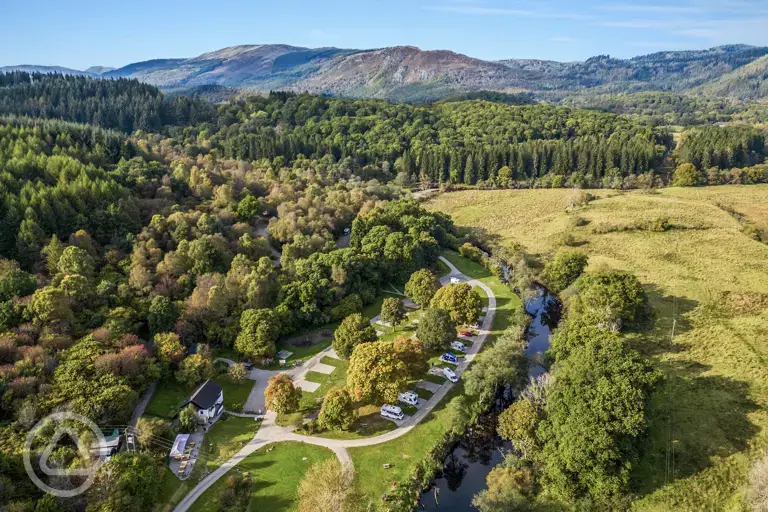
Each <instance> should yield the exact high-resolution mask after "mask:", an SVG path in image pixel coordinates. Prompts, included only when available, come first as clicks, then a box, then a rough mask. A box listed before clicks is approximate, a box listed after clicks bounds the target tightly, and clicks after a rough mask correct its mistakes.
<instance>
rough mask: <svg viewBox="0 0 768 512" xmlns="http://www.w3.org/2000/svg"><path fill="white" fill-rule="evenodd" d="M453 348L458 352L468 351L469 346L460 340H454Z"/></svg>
mask: <svg viewBox="0 0 768 512" xmlns="http://www.w3.org/2000/svg"><path fill="white" fill-rule="evenodd" d="M451 348H452V349H453V350H455V351H457V352H466V351H467V346H466V345H465V344H463V343H462V342H460V341H458V340H457V341H452V342H451Z"/></svg>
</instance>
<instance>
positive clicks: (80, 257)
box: [58, 245, 94, 277]
mask: <svg viewBox="0 0 768 512" xmlns="http://www.w3.org/2000/svg"><path fill="white" fill-rule="evenodd" d="M58 268H59V272H61V273H62V274H80V275H81V276H85V277H91V276H92V275H93V272H94V262H93V258H92V257H91V255H90V254H88V251H86V250H85V249H81V248H80V247H77V246H74V245H70V246H69V247H67V248H66V249H64V251H62V253H61V257H59V261H58Z"/></svg>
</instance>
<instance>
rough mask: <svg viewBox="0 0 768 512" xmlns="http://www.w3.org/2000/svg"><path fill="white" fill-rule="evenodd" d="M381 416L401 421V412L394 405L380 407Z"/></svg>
mask: <svg viewBox="0 0 768 512" xmlns="http://www.w3.org/2000/svg"><path fill="white" fill-rule="evenodd" d="M381 415H382V416H384V417H385V418H388V419H390V420H402V419H403V410H402V409H401V408H399V407H398V406H396V405H389V404H384V405H382V406H381Z"/></svg>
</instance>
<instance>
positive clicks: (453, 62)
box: [0, 44, 768, 101]
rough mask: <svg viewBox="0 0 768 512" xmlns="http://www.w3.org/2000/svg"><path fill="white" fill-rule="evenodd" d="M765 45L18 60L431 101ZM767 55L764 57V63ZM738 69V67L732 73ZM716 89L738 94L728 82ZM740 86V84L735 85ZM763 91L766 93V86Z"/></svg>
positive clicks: (688, 81)
mask: <svg viewBox="0 0 768 512" xmlns="http://www.w3.org/2000/svg"><path fill="white" fill-rule="evenodd" d="M766 54H768V48H766V47H753V46H747V45H728V46H719V47H716V48H711V49H709V50H697V51H676V52H658V53H654V54H650V55H643V56H638V57H634V58H631V59H616V58H611V57H610V56H608V55H600V56H597V57H593V58H590V59H588V60H586V61H584V62H555V61H546V60H532V59H507V60H502V61H498V62H491V61H486V60H482V59H476V58H472V57H468V56H466V55H462V54H459V53H455V52H452V51H448V50H434V51H432V50H421V49H419V48H416V47H413V46H393V47H387V48H379V49H368V50H358V49H341V48H304V47H297V46H290V45H285V44H264V45H240V46H232V47H228V48H223V49H221V50H217V51H212V52H209V53H204V54H202V55H198V56H196V57H192V58H187V59H179V58H166V59H154V60H149V61H144V62H136V63H132V64H129V65H127V66H124V67H121V68H119V69H113V70H109V69H108V68H103V67H101V66H94V67H92V68H89V69H88V70H86V71H78V70H72V69H68V68H56V67H45V66H12V67H8V68H0V71H2V70H4V69H5V70H12V69H18V68H26V69H28V70H30V71H46V70H47V71H49V72H59V73H69V74H88V75H91V76H101V77H106V78H135V79H138V80H140V81H142V82H146V83H149V84H151V85H156V86H158V87H160V88H163V89H172V90H179V89H187V88H194V87H200V86H206V85H219V86H226V87H231V88H235V89H250V90H256V91H269V90H278V89H281V90H294V91H307V92H311V93H315V94H328V95H334V96H351V97H364V98H383V99H389V100H397V101H430V100H437V99H440V98H444V97H446V96H453V95H456V94H460V93H466V92H475V91H483V90H488V91H499V92H507V93H520V92H530V93H535V95H536V96H537V97H539V98H544V99H550V100H559V99H562V98H563V97H566V96H571V95H573V94H585V93H588V94H594V93H608V92H611V93H615V92H635V91H647V90H658V91H675V92H682V91H688V90H690V89H691V88H694V87H698V86H702V85H703V84H707V85H708V84H709V83H710V82H712V81H717V80H718V79H722V80H725V81H729V80H733V78H728V77H731V73H734V72H736V73H740V72H741V68H742V67H743V66H746V65H747V64H750V63H753V62H754V63H755V65H754V67H749V68H745V70H744V72H745V73H747V76H746V79H749V80H753V81H755V80H758V79H759V78H760V72H759V69H761V67H762V68H764V62H765V61H761V60H759V59H760V58H761V57H763V56H766ZM760 62H763V64H760ZM734 76H735V77H737V78H738V77H740V76H741V75H739V74H737V75H734ZM713 87H715V88H714V89H713V90H712V94H718V93H722V91H724V94H729V95H730V94H731V92H730V90H731V89H729V88H728V87H725V89H723V87H718V86H714V85H713ZM742 88H743V87H741V86H740V87H737V88H736V89H738V91H736V92H737V93H738V92H739V91H740V90H741V89H742ZM760 94H762V93H760Z"/></svg>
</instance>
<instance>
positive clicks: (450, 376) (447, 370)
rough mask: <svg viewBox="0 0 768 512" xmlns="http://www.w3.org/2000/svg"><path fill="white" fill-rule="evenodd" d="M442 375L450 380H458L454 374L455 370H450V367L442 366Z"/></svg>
mask: <svg viewBox="0 0 768 512" xmlns="http://www.w3.org/2000/svg"><path fill="white" fill-rule="evenodd" d="M443 375H444V376H445V378H446V379H448V380H449V381H451V382H454V383H455V382H459V377H458V375H456V372H454V371H453V370H451V369H450V368H443Z"/></svg>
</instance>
